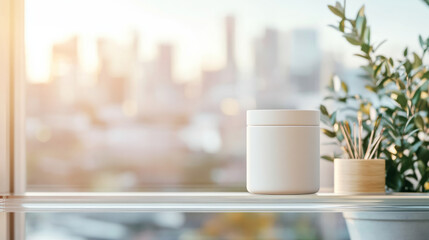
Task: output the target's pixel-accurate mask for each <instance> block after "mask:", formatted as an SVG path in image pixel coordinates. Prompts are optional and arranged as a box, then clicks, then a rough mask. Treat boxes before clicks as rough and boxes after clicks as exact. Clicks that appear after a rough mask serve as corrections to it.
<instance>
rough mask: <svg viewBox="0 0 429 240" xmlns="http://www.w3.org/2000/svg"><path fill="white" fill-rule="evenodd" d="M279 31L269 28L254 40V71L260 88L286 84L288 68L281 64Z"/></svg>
mask: <svg viewBox="0 0 429 240" xmlns="http://www.w3.org/2000/svg"><path fill="white" fill-rule="evenodd" d="M280 54H281V52H280V41H279V33H278V31H277V30H275V29H271V28H267V29H265V33H264V35H263V36H262V37H261V38H257V39H256V40H255V42H254V71H255V72H254V73H255V77H256V79H257V87H258V89H266V88H270V87H279V85H285V83H286V76H284V74H281V73H282V72H286V68H285V67H284V66H283V67H282V66H280V58H279V56H280Z"/></svg>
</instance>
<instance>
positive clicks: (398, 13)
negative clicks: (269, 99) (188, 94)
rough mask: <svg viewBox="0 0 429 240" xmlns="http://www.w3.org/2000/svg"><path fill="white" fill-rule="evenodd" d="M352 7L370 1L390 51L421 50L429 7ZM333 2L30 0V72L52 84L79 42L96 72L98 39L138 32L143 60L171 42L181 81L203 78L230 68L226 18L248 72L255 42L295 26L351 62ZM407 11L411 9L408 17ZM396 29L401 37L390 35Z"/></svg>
mask: <svg viewBox="0 0 429 240" xmlns="http://www.w3.org/2000/svg"><path fill="white" fill-rule="evenodd" d="M349 2H350V3H347V4H348V5H350V6H349V7H348V10H349V12H355V9H357V8H358V7H359V5H360V4H361V2H363V3H366V5H367V12H368V15H369V21H370V22H371V24H372V25H371V27H372V30H373V37H374V39H376V40H383V39H382V38H381V36H383V37H386V38H388V39H389V42H388V44H386V47H385V50H386V51H389V50H391V49H395V48H397V47H403V43H404V42H408V43H413V44H415V45H414V46H417V40H416V36H417V34H418V33H422V34H424V32H422V31H426V33H428V30H427V26H426V24H427V21H426V20H427V16H428V12H429V11H428V9H426V8H422V3H421V1H418V0H412V1H399V0H395V1H388V2H385V1H377V2H374V1H359V2H357V1H349ZM328 3H331V1H318V0H312V1H292V0H288V1H284V0H282V1H280V0H273V1H258V0H250V1H249V0H236V1H228V0H219V1H201V0H186V1H168V0H156V1H143V0H141V1H139V0H125V1H104V0H90V1H85V0H75V1H70V0H27V1H26V22H25V23H26V54H27V73H28V77H29V80H30V81H32V82H44V81H48V79H49V74H50V64H51V52H52V51H51V48H52V46H53V44H54V43H56V42H61V41H64V40H67V39H68V38H70V37H72V36H77V37H78V41H79V48H80V51H79V59H80V64H81V65H82V66H81V67H82V68H83V69H84V70H85V71H87V72H89V73H91V72H95V71H96V69H97V64H98V62H97V52H96V51H97V50H96V41H97V39H98V38H100V37H106V38H109V39H114V40H115V41H116V42H117V43H118V44H122V45H126V44H129V43H130V42H131V36H132V33H137V34H138V35H139V41H140V46H141V47H140V56H141V58H142V60H144V59H151V58H153V57H154V56H155V54H156V49H157V48H156V46H157V45H158V44H160V43H168V44H172V45H173V46H174V52H175V59H174V60H175V66H174V69H173V72H174V75H175V76H176V78H175V79H177V80H178V81H189V80H195V79H199V77H200V71H201V69H207V70H213V69H219V68H220V67H221V66H223V65H224V63H225V53H224V51H223V49H224V41H223V40H224V38H225V33H224V30H223V29H224V17H225V16H226V15H233V16H235V17H236V22H237V23H236V34H237V37H236V38H237V39H236V41H237V44H236V45H237V50H236V54H237V65H238V67H239V68H240V70H241V71H242V72H246V71H250V69H251V67H252V59H253V55H252V51H251V48H252V44H253V39H254V38H255V37H257V36H258V35H261V34H262V33H263V31H264V28H266V27H271V28H275V29H277V30H279V31H281V32H284V33H287V32H288V31H291V30H293V29H296V28H312V29H316V30H317V31H318V32H319V34H320V44H321V49H322V50H323V51H329V52H332V53H334V54H336V55H337V56H339V57H343V56H349V55H348V54H349V53H352V52H353V49H352V48H351V47H349V46H347V45H346V44H345V43H344V41H343V39H341V37H340V35H339V34H338V33H336V32H335V31H334V30H332V29H330V28H328V27H326V26H327V25H328V24H329V23H333V22H335V21H336V19H335V17H334V16H332V14H330V13H329V11H328V9H327V8H326V5H327V4H328ZM292 5H293V7H291V6H292ZM403 9H407V11H406V12H407V14H404V11H403ZM410 13H412V14H410ZM411 23H412V24H411ZM393 27H394V28H395V29H396V31H395V32H392V31H390V29H392V28H393ZM344 61H345V63H346V65H348V66H356V61H359V60H354V59H353V58H351V59H350V58H349V57H344Z"/></svg>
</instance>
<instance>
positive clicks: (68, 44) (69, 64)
mask: <svg viewBox="0 0 429 240" xmlns="http://www.w3.org/2000/svg"><path fill="white" fill-rule="evenodd" d="M78 61H79V59H78V37H77V36H73V37H71V38H70V39H68V40H66V41H64V42H60V43H56V44H54V45H53V47H52V58H51V73H50V81H51V82H52V83H53V84H54V85H55V86H56V88H57V91H58V98H57V99H59V101H60V102H61V103H62V104H65V105H66V104H73V103H74V101H75V100H76V94H77V77H78V70H79V69H78V68H79V62H78Z"/></svg>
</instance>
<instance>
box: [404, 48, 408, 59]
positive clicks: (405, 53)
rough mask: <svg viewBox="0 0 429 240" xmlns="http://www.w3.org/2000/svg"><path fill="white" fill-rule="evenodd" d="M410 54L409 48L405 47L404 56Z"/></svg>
mask: <svg viewBox="0 0 429 240" xmlns="http://www.w3.org/2000/svg"><path fill="white" fill-rule="evenodd" d="M407 55H408V48H405V50H404V57H406V56H407Z"/></svg>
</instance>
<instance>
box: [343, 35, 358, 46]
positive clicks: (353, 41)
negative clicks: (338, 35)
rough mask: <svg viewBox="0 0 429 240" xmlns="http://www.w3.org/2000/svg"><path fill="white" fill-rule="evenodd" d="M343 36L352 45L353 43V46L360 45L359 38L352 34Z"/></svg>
mask: <svg viewBox="0 0 429 240" xmlns="http://www.w3.org/2000/svg"><path fill="white" fill-rule="evenodd" d="M344 37H345V38H346V40H347V41H348V42H349V43H351V44H352V45H355V46H360V45H361V42H360V40H359V39H358V38H356V36H355V35H354V34H344Z"/></svg>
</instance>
